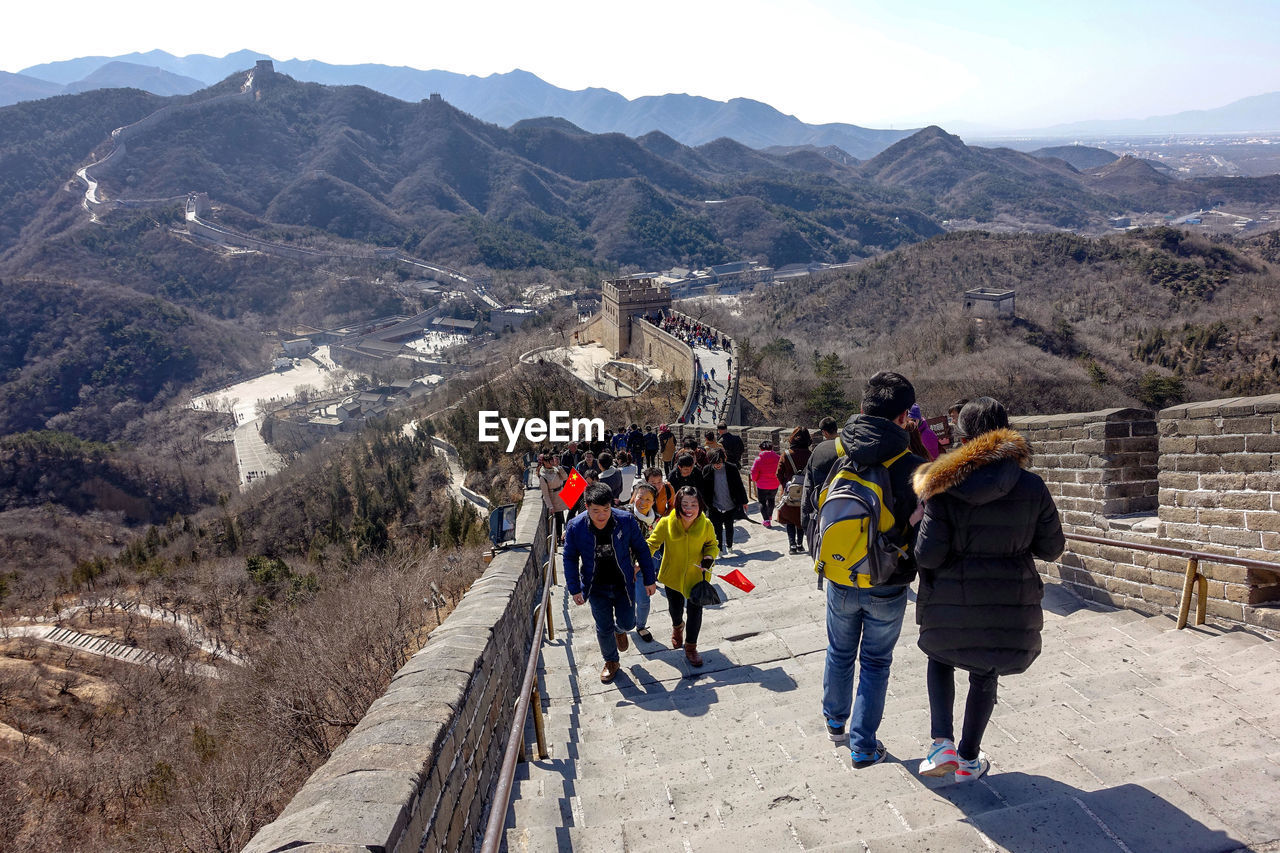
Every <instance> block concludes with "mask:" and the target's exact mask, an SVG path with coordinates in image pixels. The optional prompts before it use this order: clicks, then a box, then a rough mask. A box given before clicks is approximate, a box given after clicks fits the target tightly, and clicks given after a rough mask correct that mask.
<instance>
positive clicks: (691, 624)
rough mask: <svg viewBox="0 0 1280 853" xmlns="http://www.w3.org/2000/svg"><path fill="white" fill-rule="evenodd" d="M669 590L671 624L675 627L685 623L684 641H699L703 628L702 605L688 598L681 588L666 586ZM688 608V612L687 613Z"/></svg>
mask: <svg viewBox="0 0 1280 853" xmlns="http://www.w3.org/2000/svg"><path fill="white" fill-rule="evenodd" d="M665 589H666V590H667V610H669V611H670V612H671V625H672V627H675V626H676V625H679V624H680V623H681V622H683V623H684V641H685V642H686V643H689V644H691V645H696V644H697V642H698V632H700V631H701V630H702V605H701V604H697V603H695V602H693V601H689V600H687V599H686V598H685V597H684V596H683V595H681V594H680V590H678V589H672V588H671V587H665ZM686 609H687V610H688V613H686V612H685V611H686Z"/></svg>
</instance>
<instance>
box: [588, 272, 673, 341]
mask: <svg viewBox="0 0 1280 853" xmlns="http://www.w3.org/2000/svg"><path fill="white" fill-rule="evenodd" d="M601 290H602V291H603V295H602V299H601V320H602V323H601V325H602V327H603V328H602V336H603V337H604V346H605V349H607V350H609V352H611V353H614V354H615V355H623V354H624V353H626V352H627V350H628V348H629V347H630V346H631V322H632V319H633V318H635V317H639V316H643V315H645V314H651V313H655V312H658V311H663V310H665V309H667V308H670V307H671V288H669V287H667V286H666V285H665V284H660V283H658V282H657V281H655V280H654V279H652V278H648V277H641V278H619V279H613V280H612V281H606V282H604V283H603V284H602V285H601Z"/></svg>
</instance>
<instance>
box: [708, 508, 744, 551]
mask: <svg viewBox="0 0 1280 853" xmlns="http://www.w3.org/2000/svg"><path fill="white" fill-rule="evenodd" d="M737 514H738V511H737V510H733V509H729V510H719V509H716V508H715V507H713V506H709V507H707V517H708V518H710V519H711V526H712V527H713V528H714V529H715V531H716V542H718V543H720V548H721V550H723V549H725V548H732V547H733V520H734V518H736V517H737Z"/></svg>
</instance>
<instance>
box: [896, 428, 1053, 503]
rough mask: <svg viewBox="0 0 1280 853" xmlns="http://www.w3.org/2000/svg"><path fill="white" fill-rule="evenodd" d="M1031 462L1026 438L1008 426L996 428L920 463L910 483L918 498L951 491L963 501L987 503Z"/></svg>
mask: <svg viewBox="0 0 1280 853" xmlns="http://www.w3.org/2000/svg"><path fill="white" fill-rule="evenodd" d="M1030 464H1031V446H1030V445H1029V444H1027V440H1026V439H1025V438H1023V437H1022V436H1021V435H1019V434H1018V433H1016V432H1014V431H1013V430H1011V429H996V430H992V431H991V432H985V433H983V434H982V435H980V436H978V437H977V438H975V439H973V440H972V441H970V442H968V443H967V444H964V445H962V446H961V447H959V448H958V449H956V450H953V451H951V452H950V453H947V454H944V455H943V456H940V457H939V458H938V459H937V460H936V461H934V462H930V463H929V464H927V465H921V466H920V467H919V468H917V469H916V472H915V475H914V476H913V477H912V478H911V485H912V486H913V487H914V488H915V491H916V495H918V496H919V497H920V499H921V500H928V499H929V498H931V497H934V496H936V495H940V494H942V493H943V492H950V493H952V494H953V495H954V496H955V497H957V498H959V499H961V500H963V501H965V502H966V503H971V504H984V503H990V502H991V501H993V500H995V499H996V498H999V497H1002V496H1003V495H1006V494H1008V493H1009V491H1010V490H1011V489H1012V488H1013V487H1014V484H1016V483H1017V482H1018V477H1019V475H1020V474H1021V471H1022V469H1023V468H1025V467H1027V466H1028V465H1030Z"/></svg>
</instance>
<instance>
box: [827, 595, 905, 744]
mask: <svg viewBox="0 0 1280 853" xmlns="http://www.w3.org/2000/svg"><path fill="white" fill-rule="evenodd" d="M906 610H907V588H906V587H905V586H899V587H874V588H871V589H863V588H860V587H853V586H844V585H843V584H838V583H832V582H830V581H828V582H827V665H826V669H825V671H824V672H823V674H822V713H823V715H824V716H825V717H826V718H827V720H829V721H830V722H832V723H836V724H839V725H844V723H845V721H848V723H849V749H850V750H852V751H853V752H860V753H869V752H873V751H874V750H875V748H876V730H877V729H878V728H880V720H881V718H882V717H883V716H884V697H885V693H886V692H887V691H888V689H889V666H890V664H892V663H893V647H894V646H895V645H896V644H897V642H898V635H899V634H901V633H902V616H903V614H904V613H906ZM858 660H861V661H862V672H861V673H860V675H859V677H858V695H857V698H856V699H855V698H854V696H853V670H854V664H855V663H856V662H857V661H858ZM850 705H852V706H853V714H852V716H851V715H850V713H849V706H850Z"/></svg>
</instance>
